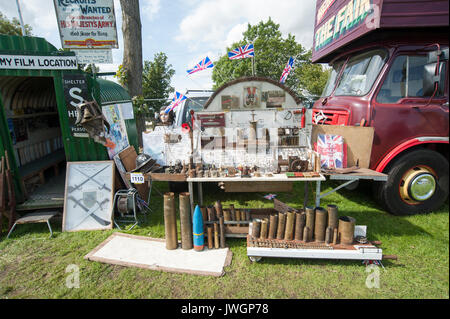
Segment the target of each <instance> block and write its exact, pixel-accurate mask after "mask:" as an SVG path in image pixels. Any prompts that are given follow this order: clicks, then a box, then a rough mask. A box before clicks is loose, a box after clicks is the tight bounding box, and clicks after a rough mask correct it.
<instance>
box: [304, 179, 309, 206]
mask: <svg viewBox="0 0 450 319" xmlns="http://www.w3.org/2000/svg"><path fill="white" fill-rule="evenodd" d="M308 190H309V189H308V182H305V193H304V197H303V209H305V208H306V205H307V204H308Z"/></svg>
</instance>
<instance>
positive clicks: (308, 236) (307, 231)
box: [303, 226, 311, 242]
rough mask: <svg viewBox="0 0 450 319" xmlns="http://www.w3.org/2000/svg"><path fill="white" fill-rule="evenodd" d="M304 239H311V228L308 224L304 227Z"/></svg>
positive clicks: (307, 240)
mask: <svg viewBox="0 0 450 319" xmlns="http://www.w3.org/2000/svg"><path fill="white" fill-rule="evenodd" d="M303 241H305V242H309V241H311V230H310V229H309V227H308V226H305V228H304V229H303Z"/></svg>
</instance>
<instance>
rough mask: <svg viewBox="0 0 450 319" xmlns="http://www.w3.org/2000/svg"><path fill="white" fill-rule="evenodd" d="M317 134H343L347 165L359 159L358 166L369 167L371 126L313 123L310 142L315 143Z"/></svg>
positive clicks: (349, 165) (371, 141)
mask: <svg viewBox="0 0 450 319" xmlns="http://www.w3.org/2000/svg"><path fill="white" fill-rule="evenodd" d="M319 134H331V135H341V136H343V137H344V143H346V144H347V167H351V166H354V165H356V161H357V160H358V159H359V167H361V168H369V165H370V155H371V153H372V143H373V136H374V128H373V127H363V126H343V125H313V129H312V134H311V143H312V144H313V143H317V135H319Z"/></svg>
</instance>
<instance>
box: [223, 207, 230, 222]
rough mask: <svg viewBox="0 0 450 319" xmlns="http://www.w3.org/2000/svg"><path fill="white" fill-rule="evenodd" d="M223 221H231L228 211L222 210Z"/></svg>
mask: <svg viewBox="0 0 450 319" xmlns="http://www.w3.org/2000/svg"><path fill="white" fill-rule="evenodd" d="M223 219H224V221H226V222H229V221H231V212H230V210H229V209H224V210H223Z"/></svg>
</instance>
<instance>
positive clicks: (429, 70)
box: [423, 48, 449, 96]
mask: <svg viewBox="0 0 450 319" xmlns="http://www.w3.org/2000/svg"><path fill="white" fill-rule="evenodd" d="M448 53H449V51H448V48H446V49H444V50H436V51H433V52H430V53H429V54H428V63H427V64H425V65H424V70H423V96H432V95H433V93H434V90H435V89H436V84H437V85H438V87H439V84H440V83H439V82H440V79H441V73H442V71H443V65H444V64H441V62H442V61H446V60H448ZM438 57H439V67H438V73H437V74H436V66H437V62H438Z"/></svg>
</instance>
